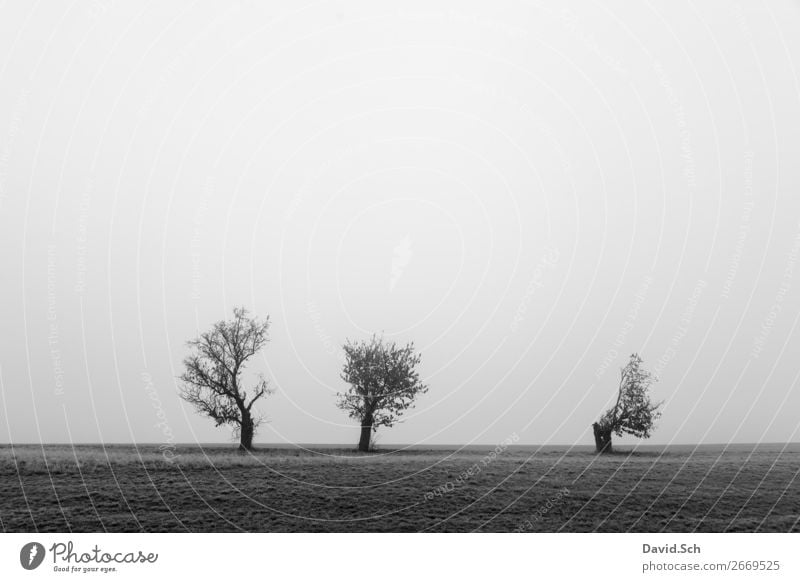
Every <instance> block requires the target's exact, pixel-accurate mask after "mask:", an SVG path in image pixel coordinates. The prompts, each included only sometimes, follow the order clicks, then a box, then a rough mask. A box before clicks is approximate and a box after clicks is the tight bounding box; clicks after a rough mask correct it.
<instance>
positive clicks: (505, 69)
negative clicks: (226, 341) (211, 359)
mask: <svg viewBox="0 0 800 582" xmlns="http://www.w3.org/2000/svg"><path fill="white" fill-rule="evenodd" d="M622 6H623V5H622V4H619V3H612V4H609V5H598V4H596V3H589V2H581V3H579V4H577V5H574V6H572V5H571V6H570V7H569V8H565V7H562V6H561V5H557V4H548V3H541V4H540V3H515V2H505V1H503V2H499V3H492V4H486V3H477V2H455V1H439V0H437V1H436V2H433V3H431V2H408V3H404V4H403V8H396V7H392V6H387V5H382V4H381V3H374V2H365V1H362V2H344V1H341V2H340V1H335V2H330V3H326V4H321V5H320V4H315V3H311V2H301V3H291V4H283V3H277V2H271V3H265V4H263V5H262V4H255V3H247V2H245V3H241V4H239V3H237V4H233V5H230V6H225V7H220V6H219V5H214V4H212V3H202V2H201V3H188V2H176V3H173V4H169V5H156V6H146V7H142V6H140V5H137V4H130V5H117V4H105V3H100V2H93V3H89V4H81V5H69V6H67V5H64V6H50V7H48V9H46V10H45V9H43V8H40V7H39V6H38V5H37V6H30V5H28V4H25V3H14V4H13V5H11V6H7V7H4V11H5V12H6V14H5V17H4V19H3V20H2V21H0V83H2V86H3V88H4V90H3V91H2V92H1V93H0V241H2V249H3V250H2V253H0V268H1V269H2V272H3V274H4V277H5V280H4V285H3V292H2V293H3V295H2V301H0V321H2V322H3V331H4V333H3V334H2V337H0V406H2V409H3V414H2V415H0V442H3V443H5V442H13V443H28V442H32V443H57V442H61V443H69V442H74V443H79V442H101V441H105V442H117V443H132V442H142V441H151V442H154V443H173V442H187V443H196V442H209V441H214V442H227V441H228V434H229V430H228V429H227V428H215V427H214V426H213V423H212V422H211V421H210V420H208V419H206V418H203V417H201V416H199V415H198V414H196V413H195V411H194V410H193V409H192V408H191V407H190V406H188V405H187V404H185V403H183V402H182V401H181V400H180V398H179V397H178V394H177V387H178V386H177V377H178V375H179V374H180V373H181V362H182V359H183V357H184V356H185V355H186V353H187V350H186V346H185V343H186V341H187V340H189V339H192V338H193V337H195V336H196V335H197V334H198V333H200V332H201V331H204V330H206V329H207V328H208V327H209V326H210V325H211V324H212V323H213V322H215V321H217V320H220V319H223V318H227V317H230V316H231V312H232V309H233V307H234V306H237V305H244V306H245V307H247V308H248V309H249V310H250V311H251V312H252V313H253V314H255V315H258V316H259V317H264V316H267V315H269V316H270V320H271V322H272V325H271V330H270V337H271V341H270V343H269V344H268V345H267V347H266V348H265V349H264V350H263V351H262V352H261V353H260V354H259V355H258V357H257V358H255V359H254V360H253V361H252V362H251V364H250V366H249V367H248V369H247V371H246V374H245V376H246V378H247V379H250V378H251V377H252V374H254V373H256V372H263V373H264V374H265V375H266V376H267V377H268V378H269V379H270V383H271V385H272V387H273V388H275V389H276V393H275V394H274V395H272V396H270V397H268V398H267V399H266V400H263V401H261V403H260V406H259V409H260V410H261V411H262V412H263V413H264V414H265V415H266V416H267V417H268V419H269V422H268V423H265V424H264V425H262V426H261V427H260V431H259V433H258V434H257V435H256V438H255V443H256V445H257V446H258V445H259V444H261V443H264V442H286V443H297V442H305V443H310V442H316V443H320V444H323V443H350V442H352V443H353V444H355V442H356V441H357V438H358V427H357V426H356V422H355V421H352V420H351V419H349V418H348V417H347V416H346V414H345V413H343V412H342V411H340V410H338V409H337V408H336V405H335V402H336V399H335V393H336V392H337V391H340V390H343V389H344V388H345V385H344V382H342V380H341V379H340V378H339V372H340V369H341V350H340V346H341V344H342V343H343V342H344V341H345V339H346V338H352V339H361V338H365V337H368V336H369V335H371V334H372V333H384V334H385V336H386V337H387V338H388V339H390V340H395V341H398V342H401V343H405V342H410V341H413V342H415V345H416V346H417V347H418V349H419V350H420V351H421V353H422V364H421V371H422V376H423V379H424V380H425V381H426V383H427V384H429V386H430V390H429V392H428V393H427V394H425V395H424V396H422V397H421V398H419V400H418V402H417V405H416V407H415V408H414V409H411V410H409V411H407V413H406V415H405V417H404V422H402V423H400V424H398V425H397V426H396V427H394V428H392V429H390V430H381V431H379V433H378V437H379V441H378V446H386V445H383V442H393V443H403V442H405V443H415V444H417V445H420V446H427V445H440V444H445V445H447V444H452V443H465V444H471V443H474V444H483V445H492V444H497V443H499V442H501V441H503V440H504V439H507V438H509V436H511V435H516V436H517V437H518V439H519V441H518V442H519V444H531V445H548V446H549V445H551V444H552V443H573V444H579V445H581V446H583V445H591V444H592V443H593V440H592V435H591V424H592V422H594V421H595V420H596V419H597V418H598V416H599V415H600V414H601V413H602V412H603V411H604V410H605V409H606V408H607V407H609V406H610V404H611V403H612V399H613V398H614V397H615V395H616V388H617V382H618V375H619V371H618V370H619V368H620V367H622V366H623V365H625V363H626V361H627V356H628V355H629V354H631V353H632V352H638V353H639V354H640V355H641V356H642V357H643V358H644V366H645V367H646V368H647V369H649V370H653V371H655V373H656V374H657V375H658V376H659V382H657V383H656V384H654V386H653V388H652V394H653V398H654V399H655V400H664V402H665V404H664V409H663V418H662V419H661V420H660V421H659V423H658V425H657V428H656V430H655V432H654V434H653V436H652V439H651V441H652V442H650V441H646V443H648V444H653V445H659V446H663V445H667V444H690V445H691V444H703V443H715V444H719V443H747V444H749V443H759V442H770V443H784V442H789V443H796V442H798V441H800V430H798V429H800V421H799V420H798V411H800V390H798V389H797V382H798V379H800V361H799V360H798V359H797V358H796V357H793V356H792V354H793V353H794V354H797V353H798V350H799V349H800V334H798V333H797V332H796V330H797V324H798V319H800V283H799V282H798V280H797V279H798V273H800V267H799V266H798V265H797V259H798V254H800V196H799V195H798V192H800V164H798V159H800V131H799V129H800V76H798V74H797V66H796V63H797V62H798V61H800V34H798V32H800V31H799V30H798V28H799V27H798V23H800V18H798V17H800V6H799V5H798V3H796V2H790V1H788V0H782V1H777V2H774V3H769V4H766V5H762V4H758V5H756V4H754V3H748V2H744V3H742V4H736V5H730V4H729V3H726V2H722V1H713V2H708V3H703V4H702V5H694V4H686V5H683V4H681V3H670V2H657V3H655V4H647V5H638V4H635V5H628V4H626V5H624V11H623V8H622ZM617 441H618V442H619V444H620V445H621V446H623V447H628V446H633V445H634V444H635V443H636V440H635V439H629V438H623V439H616V438H615V443H617ZM558 446H570V445H569V444H564V445H558Z"/></svg>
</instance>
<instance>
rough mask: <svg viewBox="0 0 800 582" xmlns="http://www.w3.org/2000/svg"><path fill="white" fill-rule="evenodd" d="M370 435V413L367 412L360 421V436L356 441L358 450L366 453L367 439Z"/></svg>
mask: <svg viewBox="0 0 800 582" xmlns="http://www.w3.org/2000/svg"><path fill="white" fill-rule="evenodd" d="M371 437H372V415H371V414H369V415H367V416H365V417H364V419H363V420H362V421H361V438H360V439H359V441H358V450H359V451H361V452H364V453H366V452H367V451H369V439H370V438H371Z"/></svg>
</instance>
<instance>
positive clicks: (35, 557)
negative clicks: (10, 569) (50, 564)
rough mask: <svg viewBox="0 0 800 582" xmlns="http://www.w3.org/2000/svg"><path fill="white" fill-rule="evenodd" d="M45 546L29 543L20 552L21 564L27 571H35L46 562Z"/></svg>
mask: <svg viewBox="0 0 800 582" xmlns="http://www.w3.org/2000/svg"><path fill="white" fill-rule="evenodd" d="M44 554H45V551H44V546H43V545H42V544H40V543H39V542H29V543H27V544H25V545H24V546H22V549H21V550H20V551H19V563H20V564H22V567H23V568H25V569H26V570H35V569H36V568H38V567H39V566H40V565H41V564H42V562H43V561H44Z"/></svg>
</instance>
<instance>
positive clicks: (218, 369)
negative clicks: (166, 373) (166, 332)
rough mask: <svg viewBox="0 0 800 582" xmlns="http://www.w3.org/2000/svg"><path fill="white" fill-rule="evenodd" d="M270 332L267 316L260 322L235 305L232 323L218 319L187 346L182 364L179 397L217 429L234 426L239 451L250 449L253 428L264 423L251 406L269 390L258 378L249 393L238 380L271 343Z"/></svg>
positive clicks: (260, 377) (261, 379)
mask: <svg viewBox="0 0 800 582" xmlns="http://www.w3.org/2000/svg"><path fill="white" fill-rule="evenodd" d="M268 329H269V317H267V318H266V319H264V320H263V321H260V320H259V319H258V318H256V317H249V315H248V312H247V310H246V309H245V308H243V307H237V308H235V309H234V310H233V319H232V320H230V321H218V322H217V323H215V324H214V325H213V326H212V327H211V330H210V331H207V332H205V333H203V334H201V335H200V337H198V338H197V339H194V340H192V341H190V342H188V344H187V345H188V346H189V348H191V350H192V353H191V354H190V355H189V356H187V357H186V359H184V361H183V364H184V366H185V368H186V371H185V372H184V373H183V374H182V375H181V376H180V379H181V380H182V381H183V386H182V388H181V397H182V398H183V399H184V400H186V401H187V402H189V403H190V404H192V405H194V407H195V408H196V409H197V410H198V412H200V413H201V414H205V415H206V416H208V417H209V418H211V419H212V420H213V421H214V422H215V423H216V426H221V425H223V424H228V425H232V426H233V428H234V437H237V436H238V438H239V449H240V450H242V451H246V450H250V449H252V447H253V435H254V434H255V429H256V427H257V426H258V425H259V424H260V423H261V422H262V419H261V418H260V417H258V416H256V414H255V413H254V411H253V404H255V403H256V401H257V400H258V399H259V398H261V397H263V396H266V395H268V394H271V393H272V392H273V390H271V389H269V388H268V387H267V380H266V379H265V378H264V377H263V376H259V377H258V380H257V381H256V383H255V385H254V386H253V387H252V391H251V392H250V393H248V391H247V390H245V388H244V386H243V385H242V378H241V376H242V371H243V370H244V366H245V362H247V360H248V359H250V358H251V357H252V356H254V355H255V354H257V353H258V352H259V351H260V350H261V348H263V347H264V346H265V345H266V343H267V341H269V339H268V337H267V331H268Z"/></svg>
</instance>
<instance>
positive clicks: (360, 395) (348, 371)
mask: <svg viewBox="0 0 800 582" xmlns="http://www.w3.org/2000/svg"><path fill="white" fill-rule="evenodd" d="M344 353H345V363H344V368H343V370H342V374H341V377H342V380H344V381H345V382H347V383H348V384H350V387H349V388H348V389H347V391H345V392H340V393H339V394H338V397H339V400H338V402H337V405H338V406H339V408H341V409H342V410H345V411H347V412H348V413H349V415H350V418H354V419H356V420H358V421H359V423H360V424H361V438H360V440H359V442H358V450H359V451H368V450H369V446H370V438H371V436H372V433H373V431H377V430H378V428H379V427H381V426H386V427H391V426H392V425H394V423H395V422H397V421H398V419H399V417H400V416H401V415H402V413H403V412H404V411H405V410H406V409H407V408H409V407H411V406H412V405H413V403H414V399H415V398H416V397H417V395H419V394H424V393H425V392H427V391H428V387H427V386H426V385H425V384H423V383H422V382H421V381H420V379H419V373H418V372H417V370H416V367H417V366H418V365H419V363H420V360H421V356H420V354H417V353H416V352H415V351H414V344H413V343H410V344H407V345H406V346H404V347H400V346H398V345H397V344H395V343H391V344H390V343H386V342H384V340H383V338H381V337H378V336H376V335H373V336H372V339H371V340H369V341H360V342H351V341H350V340H348V341H347V343H346V344H345V345H344Z"/></svg>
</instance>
